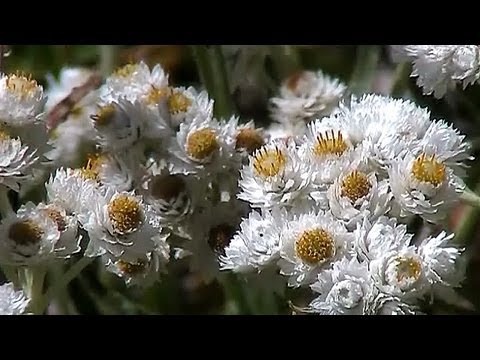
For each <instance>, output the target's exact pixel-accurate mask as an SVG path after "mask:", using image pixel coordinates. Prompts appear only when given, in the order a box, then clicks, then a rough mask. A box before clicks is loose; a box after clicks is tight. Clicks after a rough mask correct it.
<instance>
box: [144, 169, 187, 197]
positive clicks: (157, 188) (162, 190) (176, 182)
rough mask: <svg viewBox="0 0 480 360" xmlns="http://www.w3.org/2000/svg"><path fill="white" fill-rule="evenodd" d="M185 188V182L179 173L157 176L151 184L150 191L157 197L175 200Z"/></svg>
mask: <svg viewBox="0 0 480 360" xmlns="http://www.w3.org/2000/svg"><path fill="white" fill-rule="evenodd" d="M184 190H185V182H184V181H183V179H182V178H181V177H180V176H178V175H165V176H156V177H155V178H154V179H153V181H152V183H151V185H150V192H151V194H152V196H153V197H154V198H156V199H162V200H166V201H169V200H173V199H176V198H177V197H178V196H179V195H180V193H181V192H182V191H184Z"/></svg>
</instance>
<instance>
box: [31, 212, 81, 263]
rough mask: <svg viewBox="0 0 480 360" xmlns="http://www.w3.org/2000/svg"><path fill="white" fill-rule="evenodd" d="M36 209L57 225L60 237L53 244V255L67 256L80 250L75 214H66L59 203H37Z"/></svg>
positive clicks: (79, 237) (79, 236)
mask: <svg viewBox="0 0 480 360" xmlns="http://www.w3.org/2000/svg"><path fill="white" fill-rule="evenodd" d="M37 210H38V211H39V213H41V214H42V215H43V216H46V217H49V218H50V219H52V220H53V221H54V222H55V224H56V225H57V229H58V231H59V232H60V238H59V239H58V241H57V242H56V244H55V249H54V250H55V256H56V257H60V258H69V257H70V256H71V255H73V254H76V253H78V252H79V251H80V240H81V239H82V237H81V235H79V234H78V221H77V217H76V216H75V215H67V212H66V210H65V209H64V208H63V207H62V206H60V205H59V204H55V203H52V204H43V203H40V204H38V205H37Z"/></svg>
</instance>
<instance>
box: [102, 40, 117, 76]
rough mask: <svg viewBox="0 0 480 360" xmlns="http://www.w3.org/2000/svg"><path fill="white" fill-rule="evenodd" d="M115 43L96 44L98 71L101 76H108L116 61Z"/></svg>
mask: <svg viewBox="0 0 480 360" xmlns="http://www.w3.org/2000/svg"><path fill="white" fill-rule="evenodd" d="M117 47H118V46H117V45H98V48H99V52H100V72H101V74H102V75H103V76H105V77H107V76H109V75H110V74H111V73H112V71H113V70H114V69H115V66H116V63H117V52H118V51H117V50H118V49H117Z"/></svg>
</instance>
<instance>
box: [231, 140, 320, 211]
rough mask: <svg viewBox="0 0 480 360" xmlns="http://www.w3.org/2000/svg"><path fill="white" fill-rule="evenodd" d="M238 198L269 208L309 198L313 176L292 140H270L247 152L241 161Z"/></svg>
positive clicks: (304, 201) (296, 202) (290, 204)
mask: <svg viewBox="0 0 480 360" xmlns="http://www.w3.org/2000/svg"><path fill="white" fill-rule="evenodd" d="M240 174H241V179H240V182H239V185H240V187H241V189H242V191H241V192H240V193H239V194H238V198H239V199H241V200H245V201H248V202H249V203H250V204H251V206H252V207H265V208H272V207H276V206H293V204H305V203H309V202H310V198H309V196H308V194H309V192H310V182H311V179H312V176H313V173H312V169H311V166H310V164H309V163H307V162H305V161H302V159H300V157H299V155H298V151H297V149H296V147H295V144H294V143H292V142H289V143H288V144H285V143H283V142H281V141H274V142H270V143H268V144H267V145H265V146H263V147H261V148H260V149H259V150H257V151H255V153H254V154H253V155H251V156H249V164H248V165H244V166H243V168H242V170H241V172H240Z"/></svg>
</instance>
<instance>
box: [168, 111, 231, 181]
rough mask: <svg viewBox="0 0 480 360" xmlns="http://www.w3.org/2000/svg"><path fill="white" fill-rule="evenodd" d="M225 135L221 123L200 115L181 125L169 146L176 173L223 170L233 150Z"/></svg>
mask: <svg viewBox="0 0 480 360" xmlns="http://www.w3.org/2000/svg"><path fill="white" fill-rule="evenodd" d="M221 135H222V134H221V131H220V126H219V124H218V122H217V121H215V120H214V119H211V118H208V117H202V116H199V117H196V118H195V119H194V120H193V121H192V122H190V123H182V124H180V129H179V131H178V132H177V135H176V137H175V138H173V139H172V144H171V146H170V148H169V151H170V153H171V162H172V163H173V164H174V167H173V171H174V173H182V174H185V175H188V174H195V173H198V172H207V173H212V172H213V173H214V172H216V171H219V170H221V168H222V167H223V166H224V165H225V161H228V158H229V154H230V153H231V149H230V148H229V146H228V144H227V143H226V142H225V139H223V138H222V136H221Z"/></svg>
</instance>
